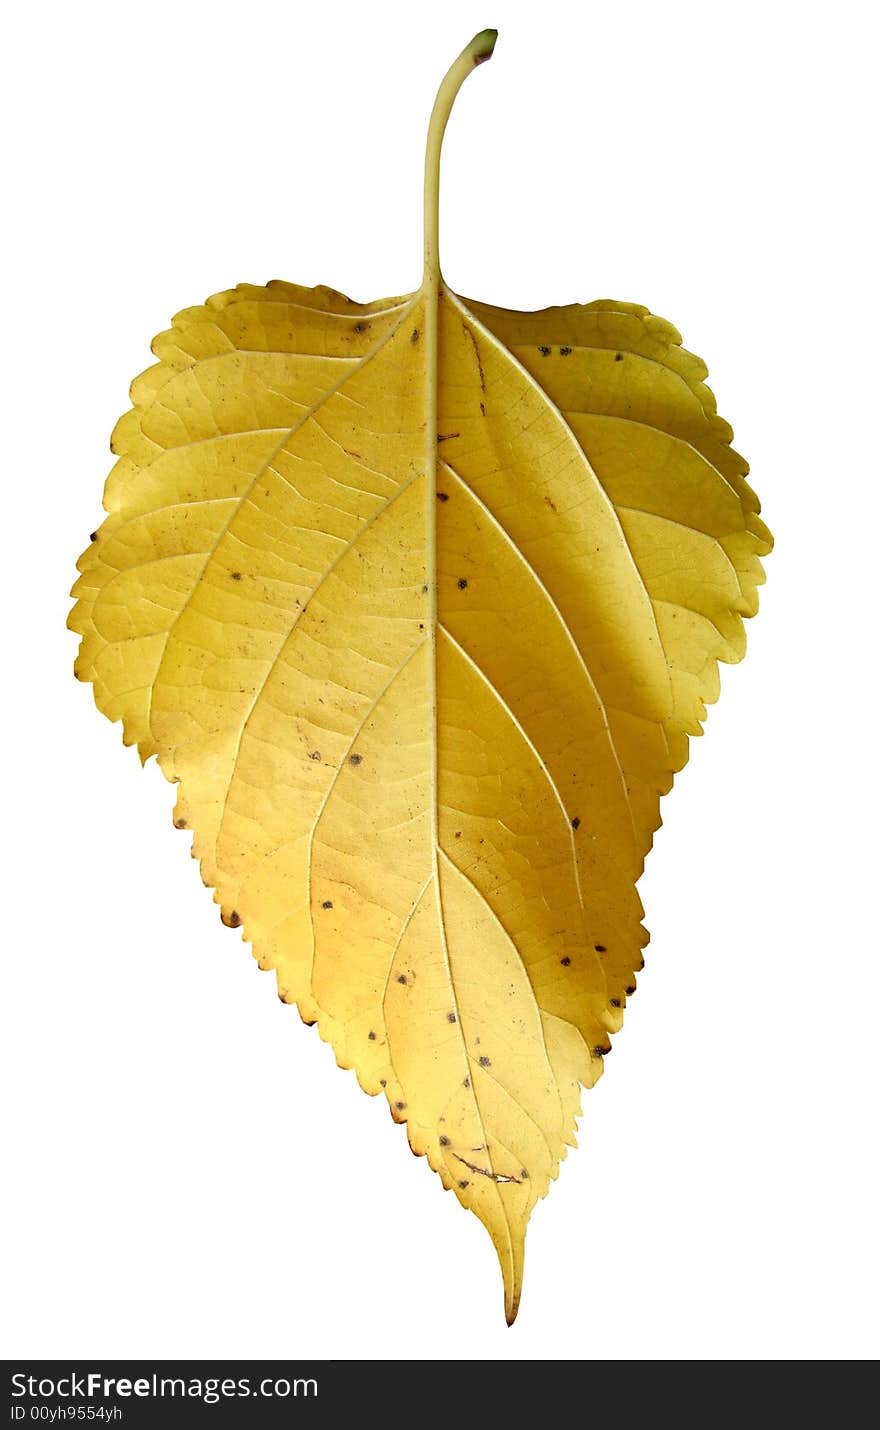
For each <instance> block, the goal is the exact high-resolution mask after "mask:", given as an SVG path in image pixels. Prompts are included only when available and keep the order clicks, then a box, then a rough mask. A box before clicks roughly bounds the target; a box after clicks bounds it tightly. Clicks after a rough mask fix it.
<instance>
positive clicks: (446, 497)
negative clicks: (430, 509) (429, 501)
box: [437, 492, 449, 501]
mask: <svg viewBox="0 0 880 1430" xmlns="http://www.w3.org/2000/svg"><path fill="white" fill-rule="evenodd" d="M437 500H438V501H449V493H448V492H438V493H437Z"/></svg>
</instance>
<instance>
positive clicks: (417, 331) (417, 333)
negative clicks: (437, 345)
mask: <svg viewBox="0 0 880 1430" xmlns="http://www.w3.org/2000/svg"><path fill="white" fill-rule="evenodd" d="M421 336H422V330H421V328H413V330H412V332H411V333H410V335H409V340H410V342H411V343H417V342H418V340H419V338H420V337H421Z"/></svg>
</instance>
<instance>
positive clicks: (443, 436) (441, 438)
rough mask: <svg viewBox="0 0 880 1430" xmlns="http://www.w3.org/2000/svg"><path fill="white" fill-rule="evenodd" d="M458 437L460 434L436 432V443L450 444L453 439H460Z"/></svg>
mask: <svg viewBox="0 0 880 1430" xmlns="http://www.w3.org/2000/svg"><path fill="white" fill-rule="evenodd" d="M460 436H461V433H460V432H438V433H437V441H438V442H450V441H451V440H452V438H453V437H460Z"/></svg>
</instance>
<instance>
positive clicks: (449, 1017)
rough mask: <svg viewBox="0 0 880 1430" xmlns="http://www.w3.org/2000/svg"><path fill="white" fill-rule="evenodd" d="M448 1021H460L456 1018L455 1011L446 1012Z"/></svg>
mask: <svg viewBox="0 0 880 1430" xmlns="http://www.w3.org/2000/svg"><path fill="white" fill-rule="evenodd" d="M446 1021H447V1023H457V1022H458V1019H457V1018H456V1016H455V1014H454V1013H447V1014H446Z"/></svg>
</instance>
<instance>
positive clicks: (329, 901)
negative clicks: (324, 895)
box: [321, 899, 333, 909]
mask: <svg viewBox="0 0 880 1430" xmlns="http://www.w3.org/2000/svg"><path fill="white" fill-rule="evenodd" d="M332 907H333V900H332V899H325V900H324V902H323V904H322V905H321V908H322V909H332Z"/></svg>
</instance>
